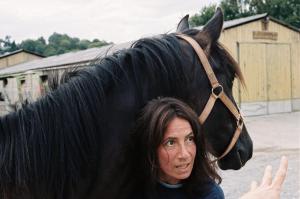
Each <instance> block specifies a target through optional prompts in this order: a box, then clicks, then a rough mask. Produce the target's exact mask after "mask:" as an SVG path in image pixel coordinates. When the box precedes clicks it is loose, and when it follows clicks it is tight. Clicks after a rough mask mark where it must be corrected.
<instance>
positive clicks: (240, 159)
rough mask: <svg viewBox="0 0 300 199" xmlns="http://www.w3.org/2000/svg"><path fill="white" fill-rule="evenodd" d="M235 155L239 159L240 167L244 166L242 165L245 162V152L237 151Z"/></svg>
mask: <svg viewBox="0 0 300 199" xmlns="http://www.w3.org/2000/svg"><path fill="white" fill-rule="evenodd" d="M237 153H238V157H239V161H240V164H241V166H244V164H245V163H246V162H247V159H245V158H246V157H245V156H246V154H245V152H244V151H243V150H242V149H238V150H237Z"/></svg>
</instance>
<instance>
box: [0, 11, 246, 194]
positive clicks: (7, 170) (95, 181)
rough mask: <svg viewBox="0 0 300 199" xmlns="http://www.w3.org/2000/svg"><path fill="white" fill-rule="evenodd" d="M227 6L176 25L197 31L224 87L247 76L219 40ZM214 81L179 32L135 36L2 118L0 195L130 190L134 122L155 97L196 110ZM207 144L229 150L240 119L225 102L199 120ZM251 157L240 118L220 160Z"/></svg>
mask: <svg viewBox="0 0 300 199" xmlns="http://www.w3.org/2000/svg"><path fill="white" fill-rule="evenodd" d="M222 25H223V14H222V12H221V11H220V10H217V12H216V14H215V15H214V17H213V18H212V19H211V20H210V21H209V22H208V23H207V24H206V25H205V27H204V28H203V30H202V31H199V30H194V29H189V28H188V23H187V17H185V18H184V19H182V20H181V22H180V23H179V25H178V32H181V33H184V34H186V35H189V36H191V37H193V38H194V39H195V40H196V41H197V42H198V43H199V44H200V45H201V46H202V48H203V49H205V52H206V54H207V57H208V59H209V61H210V63H211V65H212V67H213V70H214V72H215V74H216V76H217V78H218V80H219V82H220V83H221V84H222V85H223V88H224V91H225V93H226V94H227V95H228V96H229V98H230V99H231V100H232V101H233V102H234V99H233V97H232V85H233V80H234V78H235V76H238V77H240V78H241V77H242V76H241V73H240V70H239V68H238V66H237V64H236V62H235V61H234V60H233V59H232V57H231V56H230V55H229V53H228V52H227V51H226V50H225V49H224V48H223V47H222V46H221V45H220V44H219V43H218V41H217V40H218V38H219V36H220V32H221V30H222ZM210 93H211V87H210V84H209V81H208V78H207V76H206V74H205V72H204V69H203V67H202V64H201V63H200V61H199V60H198V58H197V56H196V54H195V52H194V50H193V49H192V47H191V46H190V45H189V44H187V43H186V42H185V41H183V40H181V39H179V38H178V37H176V34H168V35H160V36H157V37H153V38H144V39H140V40H138V41H136V42H135V43H134V44H133V46H132V47H131V48H129V49H126V50H122V51H119V52H116V53H114V54H113V55H111V56H107V57H105V58H103V59H101V60H99V61H97V62H95V64H94V65H93V66H91V67H88V68H86V69H84V70H81V71H80V72H78V73H76V75H75V76H73V77H72V78H70V79H69V80H68V81H67V82H66V83H64V84H62V85H60V86H59V88H58V89H57V90H55V91H53V92H50V93H48V94H47V95H46V96H44V97H42V98H41V99H39V100H38V101H36V102H34V103H31V104H28V105H26V106H25V107H24V108H22V109H20V110H18V111H16V112H13V113H10V114H8V115H6V116H3V117H1V119H0V197H1V198H4V199H15V198H25V199H26V198H27V199H33V198H44V199H50V198H51V199H54V198H55V199H62V198H64V199H68V198H72V199H82V198H85V199H99V198H105V199H111V198H126V194H127V193H128V190H130V189H132V187H131V185H130V183H128V182H129V180H130V176H131V175H130V172H128V171H130V168H132V166H134V162H128V161H126V158H125V156H123V153H124V149H125V147H126V143H127V142H128V140H129V133H130V129H131V128H132V127H133V124H134V121H135V119H136V115H137V113H138V111H139V110H140V108H141V107H143V106H144V105H145V104H146V102H147V101H148V100H150V99H153V98H156V97H158V96H168V97H175V98H178V99H181V100H183V101H185V102H186V103H188V104H189V105H190V106H192V107H193V108H194V109H195V110H196V112H197V113H199V114H200V113H201V111H202V110H203V108H204V106H205V104H206V102H207V100H208V98H209V95H210ZM203 128H204V131H205V133H206V138H207V140H208V142H209V146H210V150H211V153H212V154H213V155H215V156H219V155H220V154H222V153H223V151H224V150H225V149H226V147H227V145H228V143H229V142H230V140H231V137H232V135H233V133H234V131H235V128H236V121H235V119H234V118H233V117H232V115H231V113H230V112H229V110H228V109H227V108H226V107H225V106H224V105H223V104H222V103H221V102H219V101H217V102H216V104H215V107H214V108H213V110H212V112H211V114H210V115H209V117H208V118H207V121H206V122H205V124H204V125H203ZM251 156H252V141H251V139H250V137H249V135H248V133H247V130H246V128H245V127H243V130H242V133H241V135H240V137H239V140H238V141H237V143H236V145H235V147H234V148H233V149H232V150H231V151H230V153H229V154H228V155H226V156H225V157H224V158H222V159H221V160H219V161H218V164H219V166H220V167H221V168H222V169H239V168H241V167H242V166H243V165H244V164H245V163H246V161H247V160H248V159H250V158H251Z"/></svg>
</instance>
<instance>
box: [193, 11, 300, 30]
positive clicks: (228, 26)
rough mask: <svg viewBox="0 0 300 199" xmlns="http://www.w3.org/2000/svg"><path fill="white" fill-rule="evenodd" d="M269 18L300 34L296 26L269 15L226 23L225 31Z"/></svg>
mask: <svg viewBox="0 0 300 199" xmlns="http://www.w3.org/2000/svg"><path fill="white" fill-rule="evenodd" d="M267 17H268V18H269V19H270V20H271V21H274V22H276V23H279V24H281V25H283V26H285V27H287V28H289V29H292V30H294V31H296V32H300V29H298V28H296V27H294V26H291V25H289V24H287V23H285V22H283V21H280V20H278V19H275V18H274V17H271V16H269V15H268V13H263V14H258V15H253V16H249V17H243V18H239V19H233V20H229V21H225V22H224V24H223V29H224V30H226V29H230V28H234V27H236V26H240V25H243V24H247V23H250V22H253V21H256V20H259V19H263V18H267ZM195 28H196V29H199V30H201V29H202V28H203V26H198V27H195Z"/></svg>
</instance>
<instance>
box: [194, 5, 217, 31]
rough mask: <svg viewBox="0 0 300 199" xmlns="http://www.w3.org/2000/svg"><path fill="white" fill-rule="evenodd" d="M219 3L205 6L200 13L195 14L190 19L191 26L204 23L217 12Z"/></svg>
mask: <svg viewBox="0 0 300 199" xmlns="http://www.w3.org/2000/svg"><path fill="white" fill-rule="evenodd" d="M216 7H217V4H210V5H209V6H204V7H203V8H202V9H201V10H200V12H199V14H195V15H193V16H192V17H190V19H189V24H190V26H191V27H195V26H201V25H204V24H205V23H206V22H207V21H208V20H209V19H210V18H211V17H212V16H213V15H214V13H215V10H216Z"/></svg>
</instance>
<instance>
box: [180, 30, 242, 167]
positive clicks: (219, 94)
mask: <svg viewBox="0 0 300 199" xmlns="http://www.w3.org/2000/svg"><path fill="white" fill-rule="evenodd" d="M177 37H180V38H182V39H183V40H185V41H187V42H188V43H189V44H190V45H191V46H192V47H193V48H194V50H195V52H196V53H197V55H198V57H199V59H200V61H201V63H202V65H203V68H204V70H205V72H206V74H207V77H208V79H209V81H210V84H211V86H212V90H211V95H210V97H209V99H208V101H207V103H206V105H205V107H204V109H203V111H202V113H201V114H200V116H199V121H200V123H201V124H204V122H205V121H206V119H207V117H208V116H209V114H210V113H211V111H212V109H213V107H214V105H215V102H216V100H217V99H220V100H221V101H222V102H223V104H224V105H225V106H226V107H227V108H228V110H229V111H230V112H231V113H232V115H233V116H234V117H235V119H236V121H237V127H236V130H235V132H234V134H233V137H232V139H231V141H230V143H229V145H228V146H227V148H226V150H225V151H224V152H223V154H222V155H221V156H219V157H218V158H216V159H215V160H213V161H212V162H215V161H218V160H220V159H221V158H223V157H224V156H226V155H227V154H228V153H229V152H230V151H231V149H232V148H233V147H234V145H235V144H236V142H237V140H238V138H239V136H240V134H241V132H242V129H243V124H244V122H243V118H242V116H241V114H240V111H239V110H238V108H237V107H236V106H235V105H234V104H233V103H232V101H231V100H230V98H229V97H228V96H227V95H226V94H225V93H224V91H223V87H222V85H221V84H220V83H219V81H218V79H217V78H216V76H215V73H214V71H213V69H212V67H211V65H210V63H209V61H208V59H207V57H206V55H205V53H204V51H203V49H202V48H201V47H200V45H199V44H198V43H197V42H196V41H195V40H194V39H193V38H191V37H189V36H186V35H182V34H179V35H177ZM218 89H219V90H218Z"/></svg>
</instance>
